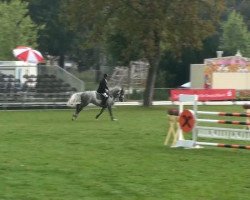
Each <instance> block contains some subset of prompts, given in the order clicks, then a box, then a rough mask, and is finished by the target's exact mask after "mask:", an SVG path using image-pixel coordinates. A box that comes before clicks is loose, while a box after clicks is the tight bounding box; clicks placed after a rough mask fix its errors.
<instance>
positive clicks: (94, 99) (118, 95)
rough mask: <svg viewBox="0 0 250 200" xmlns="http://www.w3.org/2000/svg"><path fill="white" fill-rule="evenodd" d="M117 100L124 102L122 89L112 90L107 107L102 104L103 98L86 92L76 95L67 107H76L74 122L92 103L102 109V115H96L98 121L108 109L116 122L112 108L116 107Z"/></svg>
mask: <svg viewBox="0 0 250 200" xmlns="http://www.w3.org/2000/svg"><path fill="white" fill-rule="evenodd" d="M116 99H118V100H119V101H123V100H124V90H123V89H122V88H119V87H115V88H112V89H110V91H109V97H108V99H107V101H106V105H105V106H103V105H102V104H101V103H102V100H101V96H100V94H99V93H97V92H96V91H85V92H78V93H74V94H73V95H72V96H71V97H70V99H69V100H68V103H67V105H68V106H70V107H75V106H76V111H75V113H74V114H73V116H72V120H76V119H77V117H78V115H79V113H80V112H81V110H82V109H83V108H84V107H86V106H87V105H88V104H90V103H92V104H94V105H96V106H99V107H102V109H101V111H100V113H99V114H98V115H96V117H95V118H96V119H98V117H100V115H101V114H102V113H103V111H104V110H105V109H106V108H108V111H109V115H110V117H111V120H115V118H114V117H113V113H112V106H113V105H114V103H115V101H116Z"/></svg>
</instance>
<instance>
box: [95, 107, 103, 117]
mask: <svg viewBox="0 0 250 200" xmlns="http://www.w3.org/2000/svg"><path fill="white" fill-rule="evenodd" d="M104 110H105V107H102V109H101V111H100V113H99V114H98V115H96V116H95V118H96V119H98V118H99V117H100V115H101V114H102V113H103V111H104Z"/></svg>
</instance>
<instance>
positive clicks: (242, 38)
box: [220, 11, 250, 56]
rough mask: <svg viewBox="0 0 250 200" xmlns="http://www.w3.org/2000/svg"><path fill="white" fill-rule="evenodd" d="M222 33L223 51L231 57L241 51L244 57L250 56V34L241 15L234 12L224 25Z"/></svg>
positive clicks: (221, 46) (221, 44) (221, 45)
mask: <svg viewBox="0 0 250 200" xmlns="http://www.w3.org/2000/svg"><path fill="white" fill-rule="evenodd" d="M222 31H223V34H222V38H221V42H220V48H221V49H222V50H224V51H226V52H227V53H228V54H231V55H232V54H235V53H236V52H237V51H238V50H240V51H241V53H242V54H243V55H245V56H246V55H248V56H250V33H249V31H248V29H247V25H246V24H245V23H244V20H243V17H242V16H241V15H240V14H238V13H237V12H236V11H232V12H231V13H230V14H229V16H228V20H227V21H225V22H223V23H222Z"/></svg>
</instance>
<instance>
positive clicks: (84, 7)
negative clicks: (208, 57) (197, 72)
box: [66, 0, 224, 106]
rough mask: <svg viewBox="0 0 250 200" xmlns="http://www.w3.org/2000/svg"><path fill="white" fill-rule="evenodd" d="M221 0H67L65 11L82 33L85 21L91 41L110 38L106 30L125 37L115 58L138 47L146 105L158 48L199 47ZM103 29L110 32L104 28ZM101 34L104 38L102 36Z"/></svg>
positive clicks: (149, 100)
mask: <svg viewBox="0 0 250 200" xmlns="http://www.w3.org/2000/svg"><path fill="white" fill-rule="evenodd" d="M223 2H224V1H223V0H204V1H200V0H194V1H193V2H192V3H190V1H179V0H176V1H166V0H158V1H152V0H146V1H140V0H134V1H124V0H106V1H99V0H94V1H93V0H92V1H90V0H81V1H80V0H72V1H69V3H68V6H67V9H66V13H67V18H68V20H69V21H70V22H71V23H70V24H71V27H72V28H73V29H74V30H75V31H80V32H81V31H82V30H83V31H82V33H85V29H80V26H81V25H82V24H83V23H84V24H85V26H87V27H90V32H89V37H88V38H89V39H91V41H92V42H93V41H94V42H97V41H100V40H101V41H108V42H110V36H117V34H120V33H122V40H120V42H124V41H125V42H126V45H123V44H122V43H121V44H122V48H124V49H122V48H118V51H117V52H116V53H119V54H120V55H122V56H119V55H116V57H117V58H122V57H123V59H124V57H125V60H126V59H127V58H130V56H129V55H130V54H128V52H130V53H131V52H133V51H131V49H136V50H137V49H138V52H137V55H140V56H141V57H144V58H146V59H147V60H148V62H149V64H150V69H149V76H148V80H147V84H146V90H145V98H144V105H145V106H148V105H151V103H152V97H153V88H154V85H155V80H156V73H157V68H158V65H159V62H160V58H161V55H162V50H163V48H167V49H168V50H169V51H171V52H174V53H175V54H178V53H180V50H181V49H182V48H183V47H195V48H201V47H202V40H204V39H205V38H206V37H208V36H210V35H211V34H213V33H214V31H215V24H216V23H217V22H218V19H219V16H220V14H221V11H222V10H223ZM109 32H111V34H107V33H109ZM105 36H109V38H108V39H107V40H105ZM111 38H112V37H111ZM116 39H117V38H116ZM118 39H121V38H118ZM115 45H117V44H115ZM111 47H112V45H111ZM138 47H139V48H138ZM112 53H113V52H112ZM113 55H114V53H113ZM124 55H126V56H127V58H126V56H124Z"/></svg>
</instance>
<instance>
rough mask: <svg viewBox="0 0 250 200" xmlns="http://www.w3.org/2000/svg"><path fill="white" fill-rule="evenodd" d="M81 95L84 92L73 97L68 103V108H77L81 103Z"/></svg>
mask: <svg viewBox="0 0 250 200" xmlns="http://www.w3.org/2000/svg"><path fill="white" fill-rule="evenodd" d="M81 94H82V92H77V93H74V94H72V95H71V97H70V98H69V100H68V102H67V106H68V107H75V106H76V105H77V104H80V103H81Z"/></svg>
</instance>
